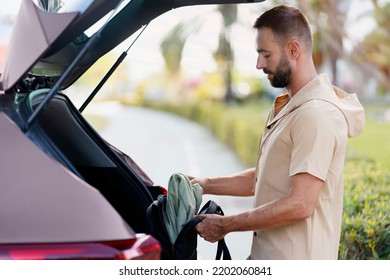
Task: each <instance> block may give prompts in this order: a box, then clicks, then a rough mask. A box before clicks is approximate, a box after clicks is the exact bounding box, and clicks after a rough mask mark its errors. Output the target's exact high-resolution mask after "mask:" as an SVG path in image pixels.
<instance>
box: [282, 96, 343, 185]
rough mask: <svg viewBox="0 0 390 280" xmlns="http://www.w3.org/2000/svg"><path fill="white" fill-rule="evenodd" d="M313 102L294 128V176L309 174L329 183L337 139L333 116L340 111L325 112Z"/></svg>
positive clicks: (294, 123) (291, 171)
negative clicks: (328, 178) (329, 173)
mask: <svg viewBox="0 0 390 280" xmlns="http://www.w3.org/2000/svg"><path fill="white" fill-rule="evenodd" d="M312 102H313V101H310V102H308V103H309V104H305V105H304V106H303V108H302V109H301V110H300V113H299V114H298V116H297V118H296V119H295V120H294V122H293V124H292V129H291V138H292V142H293V146H292V152H291V165H290V176H293V175H296V174H298V173H309V174H311V175H313V176H315V177H317V178H319V179H321V180H323V181H325V179H326V177H327V174H328V170H329V166H330V164H331V161H332V157H333V154H334V149H335V143H336V138H337V135H336V133H337V131H336V130H335V126H334V118H332V115H329V114H331V113H332V112H333V113H335V111H336V113H338V112H337V111H338V109H337V108H335V109H336V110H325V109H323V108H321V107H319V106H313V104H311V103H312ZM322 105H324V104H322ZM330 106H332V105H330ZM324 107H327V106H326V105H325V106H324ZM332 107H333V106H332ZM336 127H337V125H336Z"/></svg>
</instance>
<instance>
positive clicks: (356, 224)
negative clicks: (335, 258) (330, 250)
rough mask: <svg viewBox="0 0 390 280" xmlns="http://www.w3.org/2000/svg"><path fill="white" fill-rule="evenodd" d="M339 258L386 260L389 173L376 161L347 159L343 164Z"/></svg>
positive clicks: (389, 247)
mask: <svg viewBox="0 0 390 280" xmlns="http://www.w3.org/2000/svg"><path fill="white" fill-rule="evenodd" d="M344 173H345V196H344V212H343V224H342V234H341V241H340V252H339V258H340V259H363V260H364V259H388V260H390V190H389V187H390V176H389V172H388V171H387V170H385V169H383V168H380V167H379V166H378V164H376V163H375V162H372V161H367V160H350V161H348V162H347V163H346V165H345V172H344Z"/></svg>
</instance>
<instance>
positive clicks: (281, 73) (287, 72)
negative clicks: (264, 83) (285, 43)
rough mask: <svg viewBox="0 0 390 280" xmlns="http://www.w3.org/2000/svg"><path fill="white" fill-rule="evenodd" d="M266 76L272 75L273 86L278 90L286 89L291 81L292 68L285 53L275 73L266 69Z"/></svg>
mask: <svg viewBox="0 0 390 280" xmlns="http://www.w3.org/2000/svg"><path fill="white" fill-rule="evenodd" d="M264 73H265V74H272V76H273V79H270V82H271V85H272V86H273V87H276V88H285V87H286V86H287V85H288V84H289V83H290V81H291V76H292V72H291V67H290V65H289V63H288V60H287V57H286V55H285V54H284V53H282V56H281V58H280V62H279V64H278V66H277V67H276V70H275V72H271V71H269V70H268V69H264Z"/></svg>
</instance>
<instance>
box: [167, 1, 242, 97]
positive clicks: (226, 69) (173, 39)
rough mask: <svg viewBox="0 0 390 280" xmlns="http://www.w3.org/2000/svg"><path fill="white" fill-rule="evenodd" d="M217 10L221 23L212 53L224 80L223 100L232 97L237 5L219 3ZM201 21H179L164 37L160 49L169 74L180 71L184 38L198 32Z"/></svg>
mask: <svg viewBox="0 0 390 280" xmlns="http://www.w3.org/2000/svg"><path fill="white" fill-rule="evenodd" d="M217 11H218V12H219V13H220V14H221V16H222V19H223V25H222V27H221V29H220V33H219V36H218V38H219V40H218V47H217V49H216V51H215V52H214V53H213V56H214V59H215V60H216V62H217V65H218V67H219V69H220V71H221V72H222V75H223V77H224V80H225V101H226V102H229V101H231V100H232V98H233V92H232V68H233V65H234V55H233V48H232V45H231V41H230V37H231V28H232V25H233V24H234V23H235V22H236V21H237V5H236V4H231V5H219V6H217ZM200 27H201V23H199V22H194V21H191V24H189V23H184V22H181V23H179V24H178V25H176V27H175V28H174V29H173V30H172V31H171V32H170V33H169V34H168V35H167V36H166V37H165V38H164V40H163V41H162V43H161V45H160V50H161V52H162V55H163V57H164V61H165V64H166V67H167V70H168V72H169V73H171V74H177V73H178V72H179V71H180V62H181V58H182V53H183V49H184V46H185V43H186V40H187V38H188V36H189V35H190V34H193V33H196V32H198V30H199V29H200Z"/></svg>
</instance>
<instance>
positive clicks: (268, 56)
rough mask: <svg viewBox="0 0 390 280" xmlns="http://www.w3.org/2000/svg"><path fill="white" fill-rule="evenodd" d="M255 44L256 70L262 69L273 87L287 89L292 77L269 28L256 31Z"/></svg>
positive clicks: (285, 58) (288, 64) (278, 44)
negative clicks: (256, 54) (256, 55)
mask: <svg viewBox="0 0 390 280" xmlns="http://www.w3.org/2000/svg"><path fill="white" fill-rule="evenodd" d="M256 43H257V45H256V48H257V53H258V58H257V65H256V67H257V69H259V70H260V69H263V72H264V73H265V74H267V75H268V80H269V81H270V82H271V85H272V86H273V87H276V88H284V87H287V86H288V85H289V83H290V81H291V77H292V71H291V67H290V63H289V61H288V59H287V56H286V54H285V53H284V50H283V49H281V47H280V43H279V42H278V41H277V40H276V38H275V37H274V35H273V33H272V31H271V30H270V29H269V28H261V29H260V30H258V33H257V40H256Z"/></svg>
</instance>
